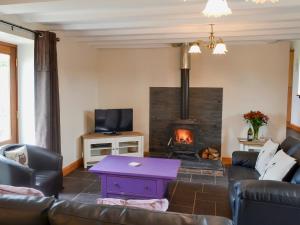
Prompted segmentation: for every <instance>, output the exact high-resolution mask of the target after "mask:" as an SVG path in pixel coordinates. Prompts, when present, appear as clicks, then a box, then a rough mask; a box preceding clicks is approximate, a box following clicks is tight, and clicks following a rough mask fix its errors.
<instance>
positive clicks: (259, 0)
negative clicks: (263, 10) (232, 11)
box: [246, 0, 279, 4]
mask: <svg viewBox="0 0 300 225" xmlns="http://www.w3.org/2000/svg"><path fill="white" fill-rule="evenodd" d="M246 1H247V2H249V1H252V2H254V3H256V4H263V3H266V2H272V3H275V2H279V0H246Z"/></svg>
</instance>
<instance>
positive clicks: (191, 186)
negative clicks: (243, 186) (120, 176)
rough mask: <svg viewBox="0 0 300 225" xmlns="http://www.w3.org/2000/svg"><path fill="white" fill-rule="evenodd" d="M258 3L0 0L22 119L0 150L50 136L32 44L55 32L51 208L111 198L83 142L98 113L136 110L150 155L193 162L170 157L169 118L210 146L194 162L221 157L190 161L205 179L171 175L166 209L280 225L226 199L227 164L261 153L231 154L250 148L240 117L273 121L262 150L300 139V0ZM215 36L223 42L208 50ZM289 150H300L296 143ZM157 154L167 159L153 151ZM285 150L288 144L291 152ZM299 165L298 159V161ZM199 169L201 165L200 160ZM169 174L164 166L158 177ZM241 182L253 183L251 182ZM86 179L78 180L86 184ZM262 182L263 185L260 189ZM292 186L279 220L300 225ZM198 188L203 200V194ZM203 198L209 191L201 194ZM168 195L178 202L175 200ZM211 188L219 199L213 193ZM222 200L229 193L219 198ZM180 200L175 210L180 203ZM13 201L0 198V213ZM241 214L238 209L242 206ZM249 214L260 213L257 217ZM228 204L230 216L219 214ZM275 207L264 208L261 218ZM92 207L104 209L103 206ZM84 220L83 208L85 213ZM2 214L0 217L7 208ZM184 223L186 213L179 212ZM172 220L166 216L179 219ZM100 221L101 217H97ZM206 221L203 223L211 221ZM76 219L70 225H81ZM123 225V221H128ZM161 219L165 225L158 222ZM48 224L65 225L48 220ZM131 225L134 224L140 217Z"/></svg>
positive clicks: (0, 35) (184, 171)
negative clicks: (56, 169) (57, 180)
mask: <svg viewBox="0 0 300 225" xmlns="http://www.w3.org/2000/svg"><path fill="white" fill-rule="evenodd" d="M209 2H213V3H211V4H212V5H210V7H212V8H209V7H207V5H209V4H208V3H209ZM218 2H219V3H218ZM220 2H221V3H220ZM257 2H258V3H259V2H260V1H254V0H253V1H252V0H251V1H244V0H228V1H223V0H218V1H217V0H216V1H206V0H187V1H183V0H182V1H171V0H166V1H163V2H162V1H146V0H144V1H134V0H129V1H117V2H109V1H91V2H89V3H88V4H87V3H86V2H84V1H82V0H76V1H68V0H64V1H55V0H52V1H50V0H43V1H42V0H36V1H33V0H20V1H1V3H0V13H1V23H0V41H1V44H2V43H3V44H4V45H5V44H9V45H12V46H16V49H17V56H16V57H17V59H18V72H17V74H18V79H17V80H18V81H17V82H16V84H17V86H18V88H16V89H17V91H18V92H16V95H17V96H18V97H16V99H17V101H16V107H17V108H18V110H16V111H19V112H18V115H17V114H16V117H18V119H16V121H17V125H16V127H17V128H16V133H17V135H15V136H16V137H15V139H14V140H10V141H9V142H5V143H4V142H3V143H2V142H1V145H2V144H21V146H22V145H24V144H27V145H38V146H42V145H41V144H38V143H39V142H38V141H37V139H38V138H40V137H42V136H43V135H42V134H44V133H47V132H45V131H46V129H48V128H45V127H44V126H43V125H42V124H48V125H49V123H47V121H45V119H44V120H43V118H42V119H41V118H40V117H39V116H37V114H36V113H37V112H36V109H37V108H36V107H39V104H40V105H41V106H42V105H44V104H43V103H44V100H41V99H39V98H37V96H42V95H43V94H42V93H43V87H44V86H40V89H38V90H39V91H41V92H40V94H37V92H36V91H37V87H36V86H35V85H37V84H36V83H35V82H34V80H35V79H36V76H37V72H36V71H35V69H34V68H36V64H35V60H34V58H35V57H36V55H35V54H36V49H35V48H34V44H35V42H36V41H35V38H36V37H35V36H36V34H39V32H43V31H51V33H55V34H56V36H55V37H56V38H57V41H56V45H57V46H56V49H57V70H58V72H57V77H58V82H57V85H58V86H57V87H55V88H54V89H53V90H52V92H51V93H54V95H55V98H58V99H59V101H54V105H55V106H52V105H51V109H52V108H53V110H55V109H56V111H55V113H58V115H59V117H58V118H60V119H59V121H57V117H56V119H55V118H53V119H52V118H51V116H53V114H51V113H50V114H51V115H50V114H49V116H50V118H51V121H55V122H56V123H55V126H54V127H55V129H54V128H53V127H51V126H50V127H51V128H49V129H50V130H51V131H50V132H52V133H51V134H53V136H52V139H51V141H53V142H55V143H51V145H48V146H60V149H61V150H51V148H52V147H50V151H54V152H56V153H59V154H60V155H61V157H62V159H61V160H62V162H61V163H62V171H61V172H63V174H64V175H65V177H64V178H63V184H62V186H63V187H64V189H63V190H61V191H60V193H59V194H57V196H56V197H58V200H53V201H62V200H65V201H70V200H71V203H72V202H75V203H76V204H79V203H78V202H80V203H90V202H93V204H94V203H96V200H97V197H96V196H98V197H99V198H101V197H102V200H103V199H104V197H105V196H104V195H103V193H102V195H100V192H102V191H103V188H102V190H101V188H100V187H101V186H100V184H99V179H98V176H96V175H94V174H93V173H92V170H91V171H88V170H87V169H84V168H83V166H84V164H83V161H84V158H85V157H84V148H85V146H84V136H85V135H89V134H90V133H94V132H95V110H96V109H99V110H105V109H132V112H133V115H132V125H133V128H132V131H135V132H139V133H140V134H141V136H142V137H143V151H142V152H143V153H142V154H143V155H144V158H146V159H148V158H150V159H158V160H159V159H163V158H172V159H166V160H175V161H177V160H179V161H181V163H182V162H186V161H188V160H186V158H187V156H182V157H184V158H182V157H181V156H177V154H176V155H172V157H170V155H169V153H170V151H171V150H170V149H172V148H169V147H170V146H169V143H168V142H169V138H170V136H168V131H167V130H166V128H164V129H159V127H160V126H163V127H165V126H166V125H165V124H163V125H162V124H161V122H162V121H169V120H170V121H171V120H173V119H175V120H180V119H194V118H197V120H198V122H197V125H198V126H199V130H200V136H199V139H200V142H201V143H202V142H203V143H202V144H203V146H202V147H201V148H199V152H196V154H195V155H196V156H197V157H198V156H200V158H201V157H202V156H203V155H202V153H203V150H204V149H212V150H213V151H216V153H217V154H218V156H217V160H203V159H201V160H200V159H199V160H198V159H197V157H192V159H191V162H193V165H197V166H196V167H197V169H195V170H198V171H201V172H198V174H197V172H195V171H193V170H192V171H191V168H190V167H188V168H186V167H184V166H183V164H184V163H182V165H181V167H180V169H179V173H178V174H177V177H176V176H175V178H173V179H175V181H173V182H171V183H170V185H169V186H168V187H167V189H168V191H167V192H168V194H167V197H166V199H167V200H168V201H169V204H170V205H169V210H168V211H169V212H170V211H171V212H176V213H181V212H182V213H187V214H189V216H191V215H192V214H194V215H200V216H199V218H202V219H204V220H205V219H207V220H209V223H208V224H231V223H236V224H238V225H242V224H249V225H250V224H266V225H268V224H275V225H276V224H282V220H279V219H278V218H277V217H275V216H274V218H273V219H270V220H269V221H267V220H265V221H264V220H259V219H260V218H257V216H254V217H255V219H256V220H255V219H253V220H249V218H248V217H243V216H244V215H243V214H236V213H235V212H234V210H233V211H232V210H231V209H230V208H231V206H230V205H229V197H228V196H229V194H228V193H227V192H228V185H229V183H230V182H231V181H230V179H229V181H228V173H229V170H230V169H229V168H230V167H234V166H242V165H243V163H244V165H245V167H250V168H251V167H253V162H252V161H251V160H253V159H251V160H250V159H242V157H246V156H248V157H254V155H253V154H252V155H251V154H250V155H251V156H250V155H247V153H248V152H243V153H242V155H241V156H239V157H241V158H240V160H241V161H238V159H237V158H235V157H236V156H235V154H236V153H235V152H236V151H238V150H241V146H245V145H246V144H245V143H244V142H243V141H245V139H247V138H248V139H249V136H251V132H253V130H252V129H249V128H251V126H249V124H251V122H250V123H247V121H246V119H245V118H244V116H243V115H244V114H246V113H248V112H250V111H260V112H262V113H264V114H265V115H266V116H267V117H268V121H267V125H266V126H261V127H260V129H259V133H258V135H259V141H262V140H263V141H262V142H263V144H264V143H265V142H266V141H267V140H268V139H269V138H270V139H272V141H273V142H275V143H282V142H284V141H285V140H287V141H289V139H286V138H287V137H289V136H293V137H294V138H296V139H299V138H300V135H299V130H300V128H299V127H300V121H299V116H298V115H299V101H300V99H299V97H298V96H297V95H299V94H300V91H299V90H298V89H299V68H298V66H299V65H298V61H299V60H298V58H299V56H298V55H299V51H300V48H299V42H298V41H297V40H299V38H300V37H298V36H299V34H298V33H299V32H298V29H299V27H298V24H297V23H298V20H299V19H298V16H297V9H299V7H300V4H299V2H297V0H288V1H283V0H279V1H261V3H262V4H257ZM223 3H226V5H227V7H230V8H231V10H230V12H228V9H227V12H225V14H224V15H223V16H222V15H221V16H220V15H217V16H218V17H214V15H210V14H203V13H202V12H201V11H202V10H203V9H204V8H205V7H206V8H208V9H210V10H212V11H213V9H215V8H217V7H218V6H217V5H218V4H223ZM214 4H215V5H214ZM226 13H227V14H228V15H226ZM3 22H4V23H3ZM210 24H214V25H213V26H211V25H210ZM24 28H25V29H24ZM32 32H34V33H35V34H32ZM211 40H213V41H216V42H214V43H213V44H214V46H213V48H209V47H208V46H210V45H209V44H211V43H210V41H211ZM36 43H37V42H36ZM186 43H187V44H188V47H186ZM223 43H225V44H226V47H227V50H228V51H226V55H216V54H213V53H214V50H215V49H214V48H215V47H216V45H217V44H223ZM194 45H195V46H198V47H200V48H201V52H202V53H201V54H192V53H189V52H190V50H191V47H192V46H194ZM185 47H186V48H185ZM1 49H2V48H0V51H1ZM1 53H2V51H1ZM224 53H225V52H224ZM52 59H53V58H52ZM187 71H188V72H187ZM187 74H188V78H189V79H187V80H186V81H187V82H185V83H184V82H183V81H184V79H183V77H185V76H186V75H187ZM184 84H186V85H187V86H184ZM49 85H50V84H49ZM50 87H51V85H50ZM185 87H187V89H185V90H186V91H187V93H188V94H186V93H185V95H184V94H183V93H182V92H181V91H182V90H184V88H185ZM180 90H181V91H180ZM207 93H208V94H207ZM58 96H59V97H58ZM184 97H187V99H188V104H187V107H185V109H187V111H189V112H190V113H187V115H186V116H187V117H186V118H183V117H184V116H183V113H182V111H183V110H184V105H185V104H186V103H184V101H183V100H184ZM52 103H53V102H51V103H49V105H50V104H52ZM201 103H204V105H201ZM47 104H48V103H47ZM57 107H58V109H59V110H57ZM157 107H160V108H159V109H157ZM51 112H52V111H51ZM55 113H54V114H55ZM157 121H158V122H160V123H158V122H157ZM37 124H38V125H37ZM45 126H46V125H45ZM249 130H250V131H249ZM202 131H207V132H202ZM249 132H250V133H249ZM163 135H165V136H164V137H163ZM108 137H109V138H118V137H117V136H116V137H111V136H108ZM239 138H240V139H239ZM242 139H243V140H242ZM250 139H251V137H250ZM246 141H247V140H246ZM157 143H159V145H160V146H158V145H157ZM284 143H285V142H284ZM52 144H53V145H52ZM255 144H257V143H255ZM263 144H261V143H259V145H260V146H258V149H261V148H262V147H263ZM250 145H251V143H250ZM291 145H293V146H294V145H295V146H298V147H299V145H298V143H292V144H291ZM281 146H282V145H281ZM44 147H45V146H44ZM160 147H161V148H163V151H160V150H157V149H158V148H160ZM171 147H172V146H171ZM255 147H257V146H256V145H255V146H250V149H253V148H255ZM290 147H291V146H290V145H289V147H287V146H284V145H283V146H282V148H283V149H285V148H286V150H287V152H288V150H289V148H290ZM57 149H59V148H57ZM252 152H254V153H255V154H256V157H257V153H258V151H249V153H252ZM183 155H184V154H183ZM292 157H294V158H296V159H298V157H296V156H294V153H293V155H292ZM29 160H30V156H29ZM243 160H244V161H243ZM255 160H256V158H255ZM136 161H137V160H136ZM198 161H199V162H198ZM203 161H204V164H205V166H203V165H204V164H203V163H201V162H203ZM210 161H213V162H210ZM207 162H209V163H207ZM216 162H217V163H216ZM247 162H248V163H249V164H247ZM100 164H101V161H100ZM187 164H189V163H187ZM210 164H211V165H212V167H214V166H215V165H217V166H218V169H217V170H216V169H215V168H213V169H211V168H210ZM231 164H233V165H231ZM103 165H104V164H103ZM185 165H186V164H185ZM207 165H208V167H209V168H208V167H207ZM254 165H255V162H254ZM138 167H139V165H138V166H137V168H138ZM1 168H2V167H1ZM89 168H90V167H89ZM162 168H163V165H162V167H161V170H162V171H161V173H162V174H163V169H162ZM219 168H221V169H222V171H223V174H222V175H221V176H220V175H219V174H218V173H217V172H216V171H220V170H219ZM193 172H195V174H194V173H193ZM2 173H3V172H2ZM199 173H200V174H199ZM203 173H210V174H203ZM244 176H245V177H247V175H246V174H244ZM5 177H6V175H5ZM229 177H230V175H229ZM80 179H81V180H82V182H79V180H80ZM291 180H293V179H292V178H291V179H290V181H291ZM296 183H297V182H296ZM1 184H3V185H7V184H8V182H6V183H5V182H2V181H1ZM138 184H139V183H138ZM176 184H177V185H176ZM178 184H179V186H178ZM218 184H219V185H218ZM260 184H263V181H262V183H260ZM284 184H285V182H280V184H279V185H284ZM101 185H102V184H101ZM174 185H175V186H174ZM289 185H291V186H292V187H293V189H292V191H291V192H289V193H286V195H287V196H294V198H293V199H292V200H291V199H288V200H286V199H284V198H283V197H282V196H281V197H278V196H276V195H275V197H274V198H276V197H278V198H279V200H278V201H280V203H282V204H284V203H287V205H288V207H294V208H293V210H295V211H293V212H294V215H293V216H292V214H285V212H278V213H277V214H278V216H279V218H280V215H282V217H285V216H286V215H288V216H290V218H291V219H290V220H291V221H296V218H297V217H296V216H295V215H299V206H298V207H297V205H296V202H297V199H298V198H299V194H300V193H299V191H300V188H299V187H297V184H289ZM12 186H19V187H20V186H21V187H23V186H26V187H28V186H29V185H12ZM76 186H77V187H76ZM88 186H89V188H88ZM276 187H277V186H276V185H274V184H273V186H270V187H269V186H267V187H266V188H267V189H268V188H269V189H270V190H273V191H274V192H272V193H271V194H275V192H276V191H277V190H276ZM206 188H207V189H206ZM253 188H255V186H253ZM288 188H290V187H287V188H286V189H282V192H284V191H283V190H288ZM165 189H166V188H165ZM202 189H204V190H207V192H205V191H204V192H203V190H202ZM199 190H202V192H203V193H202V192H201V191H200V192H201V193H199ZM216 190H218V191H216ZM280 190H281V189H280ZM165 191H166V190H165ZM173 191H174V193H175V195H172V196H173V197H170V193H172V192H173ZM210 191H213V194H212V193H210ZM177 192H179V193H180V192H182V193H186V199H184V197H182V196H180V195H179V196H176V194H177ZM221 192H222V193H223V192H224V193H225V192H226V193H225V194H223V195H221V196H220V193H221ZM174 193H173V194H174ZM196 193H198V194H199V196H200V197H199V198H203V199H205V201H204V200H203V201H201V200H199V201H198V200H197V198H196V197H194V196H193V197H191V196H192V195H197V194H196ZM174 196H175V200H174ZM272 196H273V195H271V197H270V198H272ZM119 197H120V196H119ZM176 198H178V199H177V200H178V202H176V204H175V203H174V201H177V200H176ZM189 198H190V199H189ZM266 198H267V197H266ZM114 199H118V198H114ZM135 199H136V198H135ZM163 199H164V198H163ZM245 199H247V198H246V197H245ZM104 200H105V199H104ZM141 200H142V199H141ZM160 200H161V199H160ZM243 200H244V199H243ZM8 201H9V200H7V199H3V200H0V202H1V203H0V205H1V206H2V205H3V204H6V202H8ZM11 201H12V200H11ZM17 201H20V199H19V200H17ZM44 201H46V200H44ZM99 201H100V200H99ZM172 201H173V202H172ZM194 202H196V203H194ZM291 202H292V203H291ZM75 203H74V204H75ZM11 204H13V203H11ZM115 204H117V203H115ZM241 204H242V203H241ZM270 204H271V203H270ZM74 207H75V206H74ZM88 207H91V206H88ZM99 207H100V206H99ZM235 207H236V208H237V209H239V208H238V207H239V206H238V204H236V206H235ZM245 207H246V209H247V207H248V208H249V211H247V210H246V211H245V212H244V213H246V214H247V215H249V216H250V215H252V214H251V213H253V212H259V211H260V210H264V207H262V206H252V205H250V206H249V205H246V206H245ZM251 207H254V208H253V210H254V211H252V208H251ZM255 207H257V209H258V210H257V211H255ZM195 208H196V210H195ZM222 208H224V209H226V210H227V209H228V210H227V211H226V212H220V211H221V210H220V209H222ZM89 209H90V210H91V208H89ZM101 209H102V208H101ZM117 209H118V207H117ZM271 209H272V208H268V207H267V206H266V209H265V210H271ZM278 209H279V208H276V207H275V208H274V213H272V215H273V214H276V213H275V212H277V211H276V210H278ZM16 210H18V209H17V208H16ZM57 210H59V209H57ZM92 210H96V209H94V208H93V209H92ZM97 210H99V211H97V212H99V213H101V210H100V208H97ZM0 211H1V210H0ZM224 211H225V210H224ZM88 212H89V211H88V210H87V211H86V213H88ZM149 213H150V212H149ZM297 213H298V214H297ZM0 214H1V217H2V215H4V214H5V211H3V212H0ZM231 214H232V215H231ZM16 215H17V214H16ZM139 215H140V216H141V217H142V216H144V215H143V214H139ZM149 215H150V214H149ZM183 215H186V214H182V215H180V216H183ZM203 215H211V216H212V217H207V216H203ZM172 216H173V214H172ZM172 216H171V217H170V218H172V219H174V220H176V218H175V217H174V218H173V217H172ZM201 216H202V217H201ZM214 216H223V217H224V218H225V217H227V219H228V220H226V219H224V220H223V221H221V220H218V218H217V217H216V218H215V217H214ZM270 216H271V215H270ZM3 218H5V217H3ZM186 218H190V217H186ZM245 218H246V219H245ZM97 219H99V221H100V222H101V221H103V220H101V216H100V214H99V218H97ZM102 219H103V218H102ZM181 219H182V218H181ZM54 220H55V219H53V221H54ZM200 220H201V219H199V221H198V222H197V224H205V223H204V222H203V221H202V222H201V221H200ZM231 220H233V222H232V221H231ZM0 221H1V218H0ZM21 221H24V220H23V219H21V217H19V218H18V220H17V221H16V222H17V223H15V224H21ZM70 221H71V220H70ZM70 221H69V224H84V223H79V222H77V223H75V222H74V221H72V222H73V223H72V222H70ZM120 221H121V219H120ZM120 221H118V222H116V223H117V224H123V223H121V222H120ZM150 221H151V219H149V222H148V221H147V224H152V223H154V221H152V222H150ZM163 221H164V222H163ZM178 221H180V222H178V224H181V223H182V224H185V223H183V221H182V220H180V218H179V219H178ZM247 221H248V222H247ZM253 221H255V222H253ZM291 221H285V222H286V223H285V224H297V222H294V223H293V222H291ZM2 223H3V224H8V222H7V221H5V220H3V221H1V224H2ZM156 223H157V222H156ZM160 223H164V224H168V223H169V222H168V221H167V220H164V219H162V220H161V221H160ZM170 223H171V222H170ZM11 224H13V223H11ZM24 224H26V221H24ZM27 224H30V223H29V222H27ZM32 224H33V223H32ZM50 224H60V223H59V222H57V223H56V222H52V223H51V221H50ZM66 224H68V223H67V222H66ZM125 224H139V221H134V222H132V223H129V222H125Z"/></svg>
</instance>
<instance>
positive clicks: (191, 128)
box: [168, 120, 203, 158]
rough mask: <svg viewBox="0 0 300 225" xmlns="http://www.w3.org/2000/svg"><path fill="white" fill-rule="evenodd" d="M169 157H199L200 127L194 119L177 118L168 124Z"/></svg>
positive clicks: (200, 144)
mask: <svg viewBox="0 0 300 225" xmlns="http://www.w3.org/2000/svg"><path fill="white" fill-rule="evenodd" d="M169 131H170V137H171V138H170V141H169V143H168V149H169V151H170V154H169V157H173V156H179V155H189V156H192V157H194V158H200V156H199V152H200V151H201V150H202V148H203V144H202V143H201V139H200V129H199V126H198V124H197V122H196V121H194V120H178V121H175V122H173V123H172V124H170V128H169Z"/></svg>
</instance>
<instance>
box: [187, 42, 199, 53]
mask: <svg viewBox="0 0 300 225" xmlns="http://www.w3.org/2000/svg"><path fill="white" fill-rule="evenodd" d="M189 53H191V54H199V53H201V48H200V45H199V44H198V43H194V44H192V46H191V47H190V49H189Z"/></svg>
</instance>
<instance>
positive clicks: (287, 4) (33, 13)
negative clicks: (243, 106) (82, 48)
mask: <svg viewBox="0 0 300 225" xmlns="http://www.w3.org/2000/svg"><path fill="white" fill-rule="evenodd" d="M227 1H228V4H229V6H230V7H231V9H232V11H233V14H232V15H230V16H226V17H221V18H218V19H212V18H206V17H204V16H203V15H202V10H203V8H204V6H205V3H206V0H186V1H184V0H10V1H9V0H0V16H1V14H4V15H6V16H9V15H13V16H17V17H19V18H20V19H21V20H23V21H25V22H28V23H40V24H43V25H47V26H48V27H49V29H50V30H52V31H64V32H65V33H66V35H69V36H72V37H75V38H76V39H78V41H82V42H87V43H88V44H91V45H93V46H95V47H96V48H128V47H165V46H170V43H181V42H191V41H195V40H197V39H206V38H207V37H208V35H209V32H210V28H209V26H208V24H210V23H214V24H216V26H215V31H216V36H219V37H222V38H223V39H224V40H225V41H226V42H227V43H228V42H229V43H248V42H274V41H280V40H295V39H300V0H280V2H279V3H276V4H272V3H266V4H259V5H257V4H254V3H252V2H246V1H245V0H227Z"/></svg>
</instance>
